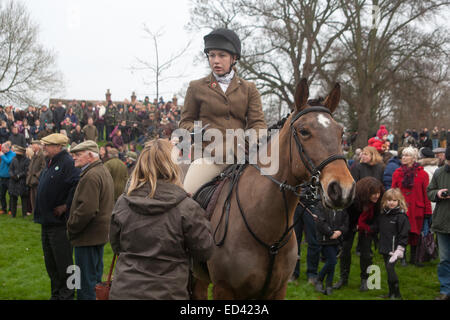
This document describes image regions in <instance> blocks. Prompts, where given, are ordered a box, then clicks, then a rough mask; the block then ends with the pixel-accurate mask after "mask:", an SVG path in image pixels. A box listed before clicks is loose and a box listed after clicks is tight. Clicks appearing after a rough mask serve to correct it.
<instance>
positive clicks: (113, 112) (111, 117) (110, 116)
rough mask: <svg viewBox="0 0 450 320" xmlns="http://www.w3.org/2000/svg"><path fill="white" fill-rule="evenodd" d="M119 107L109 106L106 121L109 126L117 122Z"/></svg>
mask: <svg viewBox="0 0 450 320" xmlns="http://www.w3.org/2000/svg"><path fill="white" fill-rule="evenodd" d="M117 113H118V111H117V108H116V107H107V108H106V111H105V116H104V118H105V123H106V125H107V126H115V125H116V124H118V123H117Z"/></svg>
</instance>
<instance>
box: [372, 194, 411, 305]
mask: <svg viewBox="0 0 450 320" xmlns="http://www.w3.org/2000/svg"><path fill="white" fill-rule="evenodd" d="M407 210H408V207H407V205H406V201H405V198H404V197H403V194H402V192H401V191H400V189H397V188H395V189H389V190H387V191H386V192H385V193H384V194H383V197H382V199H381V213H380V215H379V217H378V232H379V235H380V242H379V251H380V253H381V255H382V256H383V259H384V266H385V268H386V272H387V275H388V279H387V280H388V286H389V294H388V298H389V299H401V298H402V296H401V294H400V287H399V281H398V277H397V273H396V272H395V263H396V262H397V260H398V259H402V258H403V256H404V253H405V248H406V245H407V244H408V233H409V229H410V225H409V221H408V217H407V215H406V211H407Z"/></svg>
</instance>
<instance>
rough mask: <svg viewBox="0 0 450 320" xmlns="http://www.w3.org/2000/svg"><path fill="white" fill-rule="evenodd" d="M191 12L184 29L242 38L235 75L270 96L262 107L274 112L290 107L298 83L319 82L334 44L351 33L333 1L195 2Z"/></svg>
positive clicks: (234, 0) (227, 0)
mask: <svg viewBox="0 0 450 320" xmlns="http://www.w3.org/2000/svg"><path fill="white" fill-rule="evenodd" d="M192 8H193V9H192V10H191V21H190V23H189V25H188V28H189V29H190V30H192V31H193V32H198V31H203V30H208V29H214V28H217V27H227V28H230V29H233V30H234V31H236V32H237V33H238V34H239V35H240V37H241V40H242V42H243V55H242V59H241V61H240V63H239V70H240V71H241V73H242V76H243V77H244V78H245V79H247V80H250V81H254V82H255V83H256V85H257V87H258V89H259V90H260V92H261V95H262V96H263V98H264V96H266V95H269V96H271V98H270V99H266V101H269V102H270V101H271V102H272V107H273V108H274V109H276V110H277V109H278V110H279V109H280V105H285V106H287V107H291V106H292V105H293V96H294V91H295V85H296V83H297V82H299V81H300V79H301V78H303V77H306V78H308V79H309V81H310V82H311V83H314V81H315V80H317V78H318V74H319V70H321V69H325V67H326V65H327V64H329V63H330V61H329V58H330V57H331V54H330V53H331V52H330V51H331V50H332V49H333V43H334V42H335V41H336V40H337V39H338V38H339V37H340V36H341V35H342V34H343V32H345V30H347V28H348V27H349V25H348V23H347V22H346V21H345V19H342V18H341V19H339V16H338V12H339V1H336V0H331V1H322V0H304V1H292V0H276V1H261V0H238V1H236V0H209V1H208V0H193V1H192ZM325 89H326V88H325ZM274 97H276V98H277V99H274ZM276 100H278V101H276ZM276 113H278V114H280V112H279V111H275V112H274V114H276Z"/></svg>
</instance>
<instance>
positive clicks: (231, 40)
mask: <svg viewBox="0 0 450 320" xmlns="http://www.w3.org/2000/svg"><path fill="white" fill-rule="evenodd" d="M203 40H204V41H205V50H204V52H205V53H206V54H208V52H209V50H224V51H227V52H229V53H231V54H233V55H236V56H237V60H239V59H240V58H241V40H240V39H239V37H238V35H237V34H236V33H235V32H234V31H232V30H229V29H225V28H220V29H217V30H214V31H212V32H211V33H209V34H207V35H206V36H204V37H203Z"/></svg>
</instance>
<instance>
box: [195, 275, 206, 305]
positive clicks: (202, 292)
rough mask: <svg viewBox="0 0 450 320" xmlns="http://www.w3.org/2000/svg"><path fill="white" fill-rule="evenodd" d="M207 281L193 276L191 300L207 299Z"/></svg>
mask: <svg viewBox="0 0 450 320" xmlns="http://www.w3.org/2000/svg"><path fill="white" fill-rule="evenodd" d="M208 286H209V283H208V282H205V281H202V280H199V279H197V278H194V277H193V284H192V295H191V299H192V300H208Z"/></svg>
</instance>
